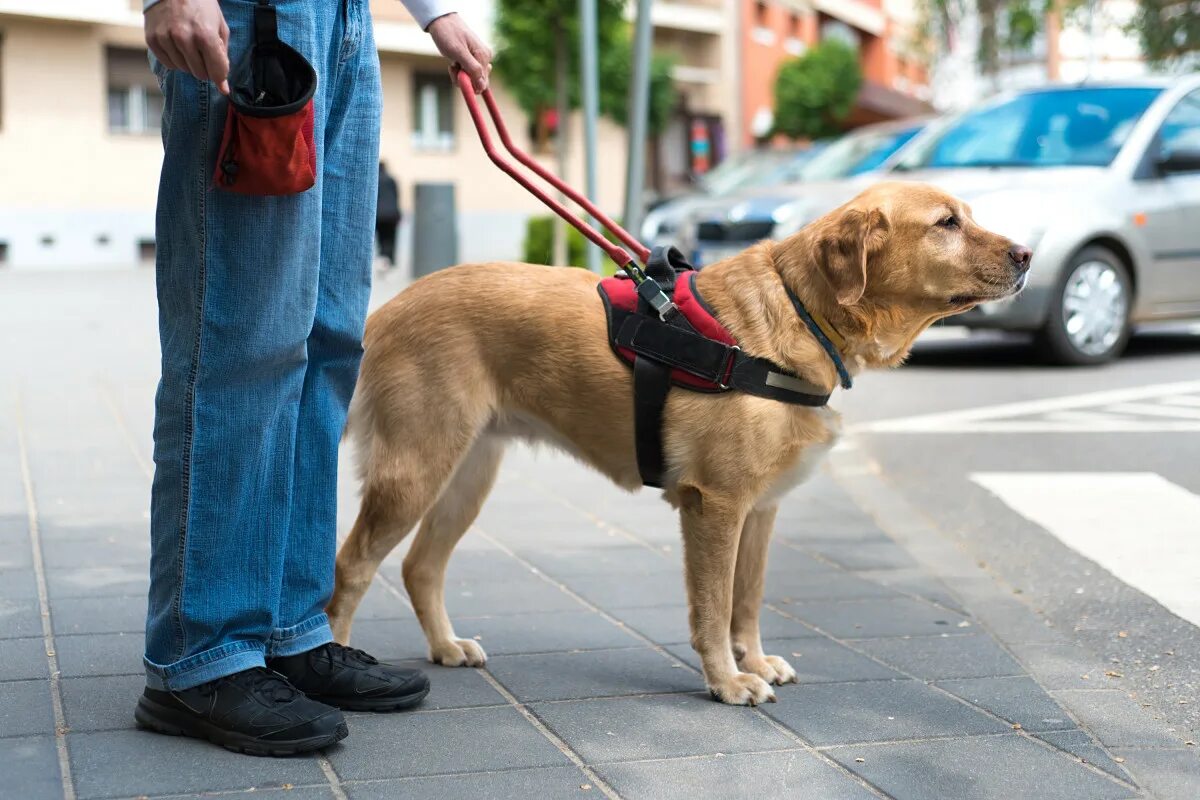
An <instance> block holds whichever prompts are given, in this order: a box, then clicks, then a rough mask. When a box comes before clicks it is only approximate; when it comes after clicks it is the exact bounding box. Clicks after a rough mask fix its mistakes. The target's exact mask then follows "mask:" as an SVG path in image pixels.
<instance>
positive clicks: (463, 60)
mask: <svg viewBox="0 0 1200 800" xmlns="http://www.w3.org/2000/svg"><path fill="white" fill-rule="evenodd" d="M428 31H429V35H430V36H432V37H433V43H434V44H435V45H437V49H438V52H440V53H441V54H442V55H444V56H445V57H446V58H448V59H450V61H451V63H452V64H454V65H455V66H457V67H460V68H461V69H462V71H463V72H465V73H467V75H469V76H470V77H471V83H472V84H473V85H474V86H475V91H476V92H482V91H483V90H484V89H486V88H487V85H488V75H489V74H491V71H492V51H491V50H490V49H489V48H488V46H487V45H486V44H484V43H483V41H482V40H481V39H480V38H479V37H478V36H476V35H475V32H474V31H472V30H471V29H470V28H469V27H467V23H465V22H463V20H462V17H460V16H459V15H458V14H446V15H445V16H441V17H438V18H437V19H435V20H434V21H433V22H431V23H429V28H428Z"/></svg>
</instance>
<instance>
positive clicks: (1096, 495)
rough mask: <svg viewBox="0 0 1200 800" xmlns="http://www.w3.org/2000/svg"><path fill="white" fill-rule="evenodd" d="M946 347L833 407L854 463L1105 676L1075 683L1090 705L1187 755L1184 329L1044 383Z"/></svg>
mask: <svg viewBox="0 0 1200 800" xmlns="http://www.w3.org/2000/svg"><path fill="white" fill-rule="evenodd" d="M954 333H955V331H953V330H947V331H935V332H933V336H931V337H930V340H927V341H923V342H920V343H918V345H917V347H916V348H915V350H914V352H913V355H912V357H911V359H910V361H909V363H908V364H907V365H905V366H903V367H901V368H900V369H898V370H895V371H892V372H888V373H875V374H869V375H864V376H862V377H861V378H860V379H859V380H858V381H857V382H856V385H855V388H854V389H853V390H852V391H851V392H848V393H842V394H840V396H838V397H837V398H836V404H837V406H838V407H839V408H840V409H841V410H842V412H843V415H844V417H845V419H846V424H847V426H848V427H849V428H850V429H851V430H852V431H853V435H852V437H851V438H852V440H853V444H854V446H857V447H859V448H861V449H862V450H864V451H865V453H866V454H867V455H868V456H869V457H870V458H871V459H872V460H874V461H875V462H876V463H877V464H878V465H879V466H880V468H881V469H882V472H883V476H884V478H885V479H886V480H888V481H889V482H890V483H891V484H892V485H893V486H895V487H896V488H897V489H899V490H900V491H901V492H902V493H903V494H904V495H905V497H906V499H908V500H909V501H910V502H911V503H913V504H914V505H916V506H917V507H918V508H919V509H920V510H921V511H922V512H923V513H924V514H926V515H927V516H928V517H929V518H930V519H931V520H933V521H934V522H935V523H936V524H937V525H938V526H939V528H940V529H941V530H942V531H943V532H944V533H945V534H946V535H947V536H948V537H951V538H952V539H954V540H956V541H957V543H958V544H960V546H962V547H964V548H966V550H967V551H968V552H969V553H970V554H971V555H972V556H973V557H974V558H975V559H976V560H977V561H978V562H980V563H982V564H986V566H987V568H988V569H989V570H990V571H991V572H992V574H993V575H994V576H995V578H996V579H997V580H998V581H1000V582H1001V583H1002V584H1003V585H1005V586H1006V587H1008V588H1009V590H1011V591H1012V592H1013V593H1014V595H1018V596H1020V597H1021V598H1022V599H1023V600H1025V601H1026V602H1028V603H1029V604H1030V605H1032V606H1033V607H1034V608H1035V609H1036V610H1038V611H1039V612H1040V613H1041V614H1043V615H1044V617H1045V619H1046V620H1047V622H1048V624H1051V625H1053V626H1055V627H1056V628H1058V629H1059V630H1061V631H1063V632H1065V633H1067V635H1068V636H1071V637H1073V638H1074V639H1075V641H1076V642H1077V643H1078V644H1080V645H1081V646H1083V647H1085V648H1087V649H1088V650H1089V651H1091V652H1092V653H1093V654H1095V655H1097V656H1099V657H1100V658H1101V660H1102V661H1103V662H1105V663H1107V664H1110V665H1111V668H1110V669H1109V670H1107V671H1106V674H1104V675H1090V676H1088V678H1089V680H1091V681H1094V682H1095V685H1096V687H1097V688H1114V687H1123V688H1126V689H1128V690H1129V691H1130V692H1131V693H1134V694H1135V696H1136V697H1137V699H1138V700H1139V701H1141V702H1142V703H1143V704H1149V705H1150V707H1151V708H1152V709H1153V711H1154V712H1155V713H1156V714H1157V715H1159V716H1161V717H1162V718H1163V719H1166V720H1167V721H1169V722H1170V723H1171V724H1173V725H1175V726H1176V727H1177V728H1178V729H1179V730H1180V731H1181V732H1183V731H1190V732H1191V733H1192V734H1193V735H1192V736H1190V737H1188V738H1196V737H1195V735H1194V734H1195V733H1196V732H1197V731H1200V707H1198V706H1200V700H1198V692H1197V688H1198V687H1200V629H1198V628H1197V623H1200V560H1198V557H1197V552H1198V549H1200V380H1198V379H1200V328H1198V327H1197V326H1181V325H1176V326H1169V327H1162V328H1159V329H1156V330H1153V331H1147V332H1143V333H1141V334H1140V335H1138V336H1137V337H1135V339H1134V340H1133V341H1132V343H1131V346H1130V348H1129V352H1128V353H1127V354H1126V356H1125V357H1124V358H1123V359H1122V360H1120V361H1119V362H1117V363H1115V364H1112V365H1109V366H1107V367H1102V368H1088V369H1069V368H1057V367H1050V366H1046V365H1044V364H1042V363H1041V362H1040V360H1039V358H1038V354H1037V353H1036V352H1034V351H1033V350H1032V348H1031V346H1030V345H1029V344H1028V343H1027V342H1026V341H1024V340H1022V339H1018V338H1012V337H1004V336H999V335H995V334H982V335H977V336H975V337H971V338H953V335H954ZM1189 382H1190V383H1189ZM1060 398H1061V399H1060ZM1114 572H1115V573H1119V574H1120V576H1121V577H1116V576H1115V575H1114ZM1166 606H1170V609H1168V608H1167V607H1166ZM1181 614H1182V615H1184V616H1186V617H1188V618H1190V621H1189V620H1188V619H1185V618H1183V617H1182V616H1180V615H1181Z"/></svg>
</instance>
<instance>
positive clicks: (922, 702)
mask: <svg viewBox="0 0 1200 800" xmlns="http://www.w3.org/2000/svg"><path fill="white" fill-rule="evenodd" d="M763 710H764V711H765V712H766V713H767V714H769V715H770V716H772V717H774V718H775V719H777V720H779V721H780V722H782V723H783V724H784V725H786V726H788V727H789V728H791V729H792V730H794V731H795V732H796V733H798V734H799V735H800V736H801V737H802V738H804V739H805V740H806V741H809V742H811V743H813V744H814V745H817V746H818V747H823V746H826V745H834V744H849V743H852V742H882V741H890V740H896V739H916V738H922V737H931V736H970V735H972V734H980V733H1000V732H1002V731H1006V730H1008V729H1009V727H1008V726H1007V725H1005V724H1004V723H1002V722H997V721H996V720H994V719H991V718H989V717H986V716H984V715H983V714H981V713H980V712H978V711H975V710H973V709H972V708H971V707H970V706H966V705H964V704H962V703H960V702H958V701H957V700H954V699H952V698H949V697H946V696H945V695H944V694H942V693H941V692H939V691H937V690H935V689H931V688H930V687H928V686H926V685H925V684H923V683H920V682H918V681H871V682H864V683H824V684H821V683H818V684H811V685H808V686H804V685H801V686H797V687H794V688H791V689H790V690H789V691H788V692H787V695H786V696H784V697H781V699H780V702H778V703H773V704H771V705H768V706H764V707H763Z"/></svg>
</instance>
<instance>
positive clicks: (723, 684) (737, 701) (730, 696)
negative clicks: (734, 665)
mask: <svg viewBox="0 0 1200 800" xmlns="http://www.w3.org/2000/svg"><path fill="white" fill-rule="evenodd" d="M708 690H709V691H710V692H712V696H713V697H715V698H716V699H718V700H720V701H721V702H722V703H727V704H729V705H731V706H746V705H750V706H756V705H758V704H759V703H774V702H775V690H774V689H772V688H771V685H770V684H769V683H767V682H766V681H764V680H763V679H762V678H760V677H758V676H757V675H751V674H750V673H749V672H738V673H735V674H734V675H732V676H730V677H729V678H728V679H726V680H723V681H717V682H716V683H712V684H709V687H708Z"/></svg>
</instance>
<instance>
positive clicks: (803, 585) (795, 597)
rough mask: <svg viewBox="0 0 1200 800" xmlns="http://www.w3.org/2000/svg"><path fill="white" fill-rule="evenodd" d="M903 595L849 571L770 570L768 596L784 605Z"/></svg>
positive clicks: (771, 600) (767, 587)
mask: <svg viewBox="0 0 1200 800" xmlns="http://www.w3.org/2000/svg"><path fill="white" fill-rule="evenodd" d="M901 596H902V595H900V594H899V593H898V592H896V591H894V590H892V589H889V588H887V587H886V586H882V585H880V584H878V583H874V582H873V581H866V580H863V579H862V578H858V577H855V576H854V575H852V574H850V573H849V572H842V571H837V572H820V573H814V574H809V575H796V574H792V573H783V574H780V573H778V572H768V573H767V585H766V597H767V600H768V601H770V602H773V603H781V604H783V605H791V604H794V603H802V602H805V601H809V600H860V599H864V598H868V597H890V598H898V597H901Z"/></svg>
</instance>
